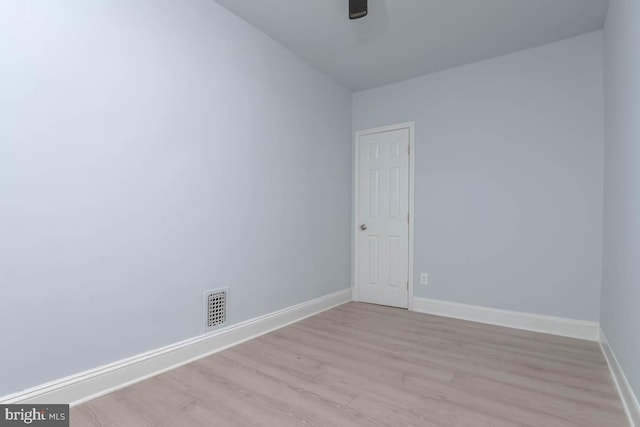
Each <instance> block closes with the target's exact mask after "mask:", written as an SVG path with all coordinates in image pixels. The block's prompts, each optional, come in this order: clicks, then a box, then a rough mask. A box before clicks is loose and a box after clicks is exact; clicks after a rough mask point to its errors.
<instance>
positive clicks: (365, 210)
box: [355, 125, 412, 308]
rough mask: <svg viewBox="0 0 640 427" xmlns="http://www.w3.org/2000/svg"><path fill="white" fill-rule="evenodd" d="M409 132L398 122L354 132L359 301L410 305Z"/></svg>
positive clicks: (357, 290)
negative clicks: (380, 127) (393, 124)
mask: <svg viewBox="0 0 640 427" xmlns="http://www.w3.org/2000/svg"><path fill="white" fill-rule="evenodd" d="M411 131H412V129H411V127H409V126H404V127H402V126H401V125H398V126H395V127H389V128H384V129H379V130H378V131H376V130H375V129H374V130H371V131H363V132H358V133H357V135H356V155H357V156H358V158H357V170H356V194H357V200H356V201H355V203H356V220H357V221H356V224H355V225H356V229H355V233H356V237H355V245H356V257H355V262H356V295H357V300H359V301H363V302H370V303H375V304H382V305H388V306H393V307H403V308H407V307H408V305H409V304H408V300H409V285H410V270H409V265H410V257H409V255H410V251H409V248H410V241H409V240H410V239H409V236H410V224H409V219H410V217H409V212H410V197H409V193H410V191H409V190H410V188H409V184H410V182H409V181H410V162H409V159H410V155H409V150H410V140H411ZM363 228H364V229H363Z"/></svg>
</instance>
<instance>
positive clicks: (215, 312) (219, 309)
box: [204, 288, 229, 331]
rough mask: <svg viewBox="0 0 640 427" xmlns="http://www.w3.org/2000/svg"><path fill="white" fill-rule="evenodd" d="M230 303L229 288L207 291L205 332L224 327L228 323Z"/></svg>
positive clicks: (205, 297)
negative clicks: (228, 304) (228, 306)
mask: <svg viewBox="0 0 640 427" xmlns="http://www.w3.org/2000/svg"><path fill="white" fill-rule="evenodd" d="M228 301H229V288H224V289H215V290H212V291H205V293H204V311H205V313H204V315H205V330H207V331H208V330H211V329H215V328H218V327H219V326H222V325H224V323H225V322H226V321H227V302H228Z"/></svg>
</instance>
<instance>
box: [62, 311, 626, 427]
mask: <svg viewBox="0 0 640 427" xmlns="http://www.w3.org/2000/svg"><path fill="white" fill-rule="evenodd" d="M71 425H72V426H75V427H81V426H175V427H190V426H194V427H195V426H425V427H431V426H439V427H444V426H451V427H466V426H473V427H481V426H492V427H493V426H498V427H499V426H542V427H555V426H567V427H569V426H594V427H616V426H628V423H627V420H626V417H625V414H624V411H623V408H622V404H621V401H620V398H619V396H618V395H617V393H616V390H615V387H614V384H613V382H612V379H611V377H610V374H609V370H608V368H607V365H606V362H605V360H604V357H603V355H602V353H601V351H600V348H599V346H598V344H597V343H595V342H589V341H582V340H576V339H571V338H563V337H557V336H553V335H546V334H539V333H534V332H527V331H520V330H515V329H509V328H503V327H498V326H490V325H484V324H479V323H473V322H467V321H462V320H454V319H448V318H444V317H438V316H430V315H426V314H420V313H414V312H408V311H406V310H401V309H395V308H390V307H382V306H376V305H369V304H363V303H348V304H345V305H342V306H340V307H337V308H334V309H332V310H329V311H326V312H324V313H321V314H319V315H316V316H313V317H310V318H308V319H305V320H302V321H300V322H298V323H295V324H293V325H291V326H288V327H285V328H283V329H279V330H277V331H275V332H272V333H270V334H267V335H264V336H262V337H259V338H256V339H254V340H251V341H248V342H246V343H244V344H241V345H238V346H236V347H233V348H231V349H228V350H225V351H223V352H220V353H217V354H215V355H212V356H209V357H206V358H204V359H201V360H199V361H196V362H193V363H190V364H188V365H185V366H183V367H180V368H177V369H174V370H172V371H170V372H167V373H164V374H161V375H158V376H156V377H154V378H151V379H149V380H146V381H143V382H141V383H138V384H135V385H132V386H130V387H127V388H125V389H122V390H119V391H117V392H114V393H111V394H109V395H106V396H104V397H101V398H98V399H95V400H92V401H90V402H87V403H85V404H83V405H80V406H77V407H74V408H72V410H71Z"/></svg>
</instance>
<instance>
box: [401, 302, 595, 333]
mask: <svg viewBox="0 0 640 427" xmlns="http://www.w3.org/2000/svg"><path fill="white" fill-rule="evenodd" d="M411 307H412V310H413V311H417V312H420V313H427V314H434V315H437V316H445V317H453V318H456V319H463V320H471V321H473V322H480V323H488V324H491V325H498V326H506V327H509V328H515V329H524V330H527V331H534V332H543V333H546V334H553V335H561V336H564V337H571V338H580V339H584V340H589V341H598V339H599V336H600V325H599V324H598V322H591V321H587V320H574V319H566V318H563V317H553V316H544V315H540V314H531V313H522V312H519V311H509V310H499V309H496V308H489V307H481V306H476V305H468V304H460V303H455V302H448V301H439V300H433V299H427V298H419V297H414V298H413V301H412V304H411Z"/></svg>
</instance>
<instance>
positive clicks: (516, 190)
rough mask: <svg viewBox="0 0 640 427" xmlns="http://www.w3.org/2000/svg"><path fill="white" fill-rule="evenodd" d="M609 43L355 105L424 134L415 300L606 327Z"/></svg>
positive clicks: (419, 156)
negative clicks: (425, 281)
mask: <svg viewBox="0 0 640 427" xmlns="http://www.w3.org/2000/svg"><path fill="white" fill-rule="evenodd" d="M602 98H603V95H602V33H601V32H600V31H598V32H594V33H589V34H586V35H583V36H579V37H576V38H572V39H568V40H565V41H561V42H557V43H553V44H549V45H546V46H543V47H539V48H534V49H530V50H526V51H521V52H518V53H515V54H511V55H506V56H502V57H498V58H494V59H490V60H486V61H482V62H478V63H475V64H471V65H468V66H463V67H459V68H455V69H451V70H448V71H444V72H440V73H436V74H431V75H427V76H423V77H419V78H416V79H412V80H408V81H405V82H401V83H397V84H393V85H389V86H385V87H382V88H377V89H372V90H368V91H363V92H358V93H356V94H354V102H353V127H354V130H358V129H364V128H371V127H376V126H382V125H387V124H392V123H397V122H405V121H415V122H416V150H415V156H416V157H415V162H416V171H415V181H416V183H415V230H416V235H415V274H416V282H418V280H417V278H418V274H419V273H420V272H428V273H429V274H430V282H431V285H430V286H429V287H424V286H421V285H419V284H416V285H415V286H416V288H415V293H416V295H417V296H419V297H427V298H433V299H439V300H446V301H455V302H460V303H467V304H475V305H481V306H488V307H494V308H500V309H509V310H517V311H523V312H531V313H538V314H546V315H555V316H562V317H568V318H575V319H585V320H598V314H599V313H598V311H599V296H600V278H601V256H602V253H601V243H602V242H601V236H602V155H603V154H602V151H603V111H602V105H603V99H602Z"/></svg>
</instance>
